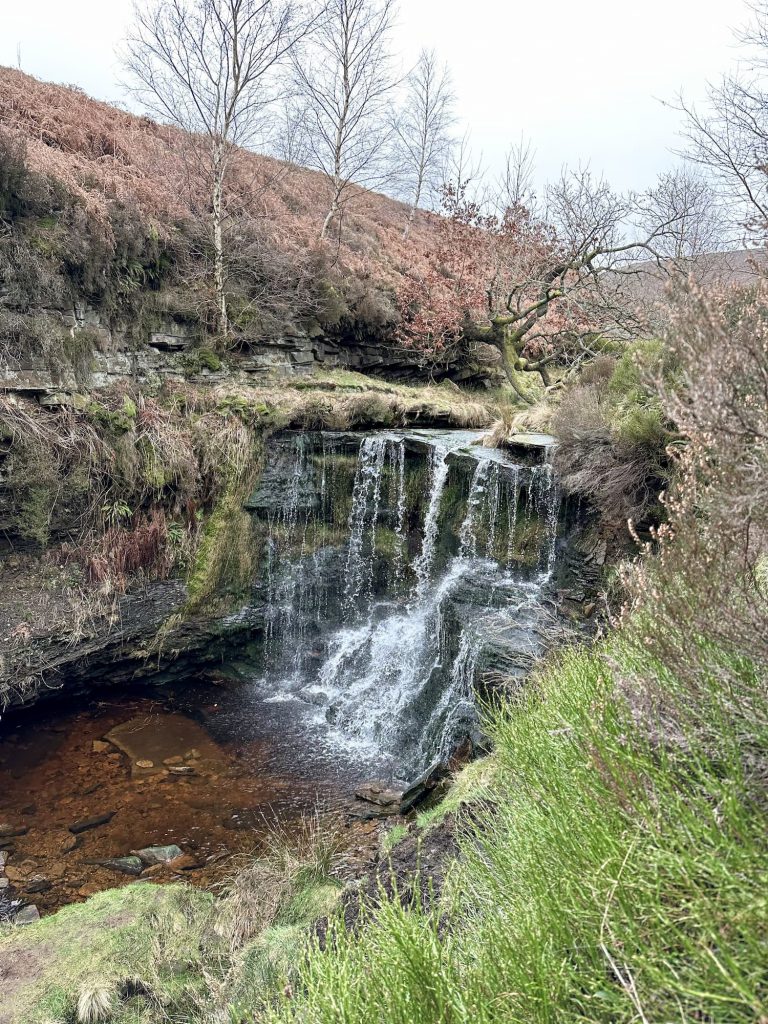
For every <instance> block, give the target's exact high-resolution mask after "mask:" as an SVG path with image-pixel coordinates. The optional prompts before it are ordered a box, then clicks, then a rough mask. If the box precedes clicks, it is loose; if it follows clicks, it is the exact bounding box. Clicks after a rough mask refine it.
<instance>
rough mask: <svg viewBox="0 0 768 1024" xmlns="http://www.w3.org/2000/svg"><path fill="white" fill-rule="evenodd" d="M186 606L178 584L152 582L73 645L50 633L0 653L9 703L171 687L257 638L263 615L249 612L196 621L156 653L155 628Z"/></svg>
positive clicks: (175, 630) (68, 639) (182, 588)
mask: <svg viewBox="0 0 768 1024" xmlns="http://www.w3.org/2000/svg"><path fill="white" fill-rule="evenodd" d="M185 600H186V588H185V585H184V583H183V582H182V581H180V580H163V581H159V582H156V583H151V584H148V585H147V586H145V587H144V588H142V589H141V590H139V591H135V592H131V593H128V594H125V595H123V596H122V597H121V598H120V600H119V603H118V614H117V615H116V616H114V617H113V618H110V619H104V620H101V621H98V622H96V623H95V624H94V625H93V626H92V628H91V629H90V630H89V631H86V632H85V633H84V635H81V636H80V637H79V638H78V639H77V640H75V641H74V642H73V641H72V638H71V637H67V636H58V635H56V634H52V635H51V636H50V637H49V638H47V639H46V640H45V641H43V642H40V641H36V642H35V643H34V644H30V645H29V647H28V649H23V650H22V651H21V654H19V652H14V656H13V659H11V656H10V654H9V653H7V652H4V651H3V650H1V649H0V680H3V678H5V679H9V680H12V687H11V688H10V690H9V703H10V705H11V706H13V705H22V704H24V703H25V702H26V700H27V699H28V697H27V695H28V694H29V699H33V700H35V701H39V700H43V699H46V698H50V697H54V696H56V695H57V694H60V692H61V690H63V689H66V690H67V691H68V692H72V693H78V692H87V691H88V690H90V689H91V688H92V687H93V686H94V685H124V684H126V683H133V682H138V681H141V680H143V679H149V678H151V679H152V680H153V681H155V682H164V681H166V682H170V681H172V680H173V679H177V678H184V677H188V676H189V674H190V672H191V671H192V670H194V671H195V672H198V673H199V672H201V671H204V670H205V667H206V665H208V664H210V665H219V664H220V663H221V661H222V660H223V658H224V656H225V655H226V653H227V652H231V650H232V649H233V645H237V644H238V643H239V642H240V640H241V638H242V636H243V635H244V634H248V635H258V634H259V633H260V631H261V629H262V628H263V610H260V609H258V608H254V607H250V608H247V609H245V610H243V611H242V612H241V613H240V614H238V615H236V616H224V615H221V616H216V617H210V618H205V617H204V616H202V615H200V616H195V617H193V618H189V619H186V620H184V621H181V622H179V623H178V625H176V626H174V627H173V628H171V629H170V630H169V631H168V634H167V636H166V637H165V643H164V645H163V647H162V648H161V649H159V650H155V641H156V637H157V633H158V630H159V629H160V627H161V626H162V625H163V624H164V623H166V622H167V621H168V619H169V618H170V617H171V616H172V615H173V614H174V613H176V612H178V611H179V610H180V609H181V608H182V607H183V605H184V602H185ZM19 664H23V666H24V669H25V670H26V671H27V672H28V673H29V676H30V679H31V680H35V679H38V680H40V679H41V680H42V681H43V683H44V686H43V687H37V686H36V687H34V688H32V689H29V690H27V688H25V686H24V685H23V680H21V679H20V678H19Z"/></svg>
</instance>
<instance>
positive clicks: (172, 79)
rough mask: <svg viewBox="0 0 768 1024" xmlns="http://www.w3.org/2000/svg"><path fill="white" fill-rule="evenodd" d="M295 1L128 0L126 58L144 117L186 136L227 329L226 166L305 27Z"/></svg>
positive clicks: (260, 121) (251, 136) (260, 115)
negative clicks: (205, 208)
mask: <svg viewBox="0 0 768 1024" xmlns="http://www.w3.org/2000/svg"><path fill="white" fill-rule="evenodd" d="M310 24H311V19H310V18H309V17H308V16H307V13H306V11H305V9H304V7H303V4H302V3H301V2H300V0H150V2H149V3H147V4H146V5H144V6H139V5H138V4H136V5H135V6H134V26H133V30H132V32H131V34H130V36H129V38H128V40H127V44H126V48H125V53H124V58H123V59H124V64H125V67H126V69H127V71H128V73H129V75H130V79H131V85H132V91H133V93H134V95H135V96H136V97H137V98H138V99H139V101H140V102H141V103H142V105H143V106H144V108H145V109H146V110H147V112H148V113H150V114H151V115H152V116H155V117H157V118H159V119H160V120H163V121H167V122H170V123H171V124H173V125H176V126H177V127H179V128H181V129H182V130H183V131H185V132H186V133H188V143H189V154H188V155H189V156H191V158H192V159H193V160H194V162H195V165H196V170H197V172H198V173H199V174H201V176H202V177H203V179H204V182H205V188H206V191H207V194H208V202H209V215H210V224H211V234H212V247H213V277H214V287H215V292H216V306H217V320H218V327H219V330H220V332H221V333H222V334H226V333H227V332H228V330H229V320H228V316H227V254H226V251H225V231H224V223H225V219H226V216H227V210H226V206H227V203H226V185H227V176H228V171H229V170H230V166H231V163H232V158H233V154H234V151H235V150H236V149H237V147H248V146H252V145H253V144H254V142H255V141H256V139H257V138H258V137H259V135H260V134H261V133H262V132H263V130H264V129H265V122H266V119H267V117H268V114H269V111H270V109H271V105H272V102H273V99H274V95H273V83H272V81H271V74H272V72H273V71H274V69H275V68H276V67H277V66H278V65H279V64H280V62H281V61H282V60H283V59H284V58H285V57H286V55H287V54H288V53H289V52H290V50H291V48H292V47H293V46H294V45H295V43H296V41H297V39H298V38H300V37H301V36H302V35H303V34H305V33H306V32H307V31H308V28H309V25H310Z"/></svg>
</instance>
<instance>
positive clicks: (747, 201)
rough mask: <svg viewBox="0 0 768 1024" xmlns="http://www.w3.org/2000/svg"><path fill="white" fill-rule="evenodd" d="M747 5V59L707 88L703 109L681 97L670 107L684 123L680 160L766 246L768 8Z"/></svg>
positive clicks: (743, 39) (761, 4)
mask: <svg viewBox="0 0 768 1024" xmlns="http://www.w3.org/2000/svg"><path fill="white" fill-rule="evenodd" d="M749 6H750V7H751V9H752V12H753V15H754V20H753V21H752V22H751V23H750V24H749V25H748V26H747V27H746V28H745V29H743V30H742V31H741V32H739V33H738V36H737V37H738V39H739V41H740V42H741V43H742V44H743V45H744V46H745V47H746V48H747V51H746V53H745V58H746V59H745V60H743V61H742V63H741V65H740V66H739V67H737V69H736V70H735V71H734V72H732V73H729V74H727V75H724V76H723V77H722V79H721V80H720V81H719V82H718V83H716V84H714V85H710V86H709V88H708V91H707V98H706V101H705V102H704V103H703V104H702V105H700V106H696V105H694V104H691V103H688V102H687V101H686V100H685V98H684V97H683V96H682V95H681V96H679V97H678V98H677V100H676V101H675V102H674V103H672V104H670V106H672V107H674V108H675V109H677V110H679V111H680V112H681V113H682V114H683V115H684V118H685V122H684V126H683V130H682V135H683V138H684V139H685V140H686V142H687V147H686V149H685V150H684V152H683V153H682V155H683V156H684V157H685V158H686V159H687V160H689V161H690V162H691V163H693V164H695V165H697V166H699V167H701V168H703V169H704V170H705V171H706V173H707V174H709V175H710V177H711V180H712V183H713V186H714V187H715V188H716V189H717V192H718V195H719V197H720V199H721V201H723V202H724V203H725V204H726V206H727V207H728V208H729V210H730V214H731V219H732V222H733V225H734V226H735V227H739V228H740V229H741V231H742V232H744V231H745V230H746V233H747V238H748V239H755V238H756V239H757V240H759V241H761V242H762V241H764V240H765V237H766V233H767V232H768V91H767V90H766V88H765V85H764V75H765V71H766V69H767V68H768V3H766V2H765V0H759V2H756V3H754V4H750V5H749Z"/></svg>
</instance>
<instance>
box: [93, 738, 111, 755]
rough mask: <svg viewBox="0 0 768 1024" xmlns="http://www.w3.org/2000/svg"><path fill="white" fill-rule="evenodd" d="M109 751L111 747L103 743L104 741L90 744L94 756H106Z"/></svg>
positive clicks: (95, 741)
mask: <svg viewBox="0 0 768 1024" xmlns="http://www.w3.org/2000/svg"><path fill="white" fill-rule="evenodd" d="M111 749H112V745H111V744H110V743H105V742H104V740H94V741H93V743H92V744H91V751H92V752H93V753H94V754H106V753H107V752H108V751H109V750H111Z"/></svg>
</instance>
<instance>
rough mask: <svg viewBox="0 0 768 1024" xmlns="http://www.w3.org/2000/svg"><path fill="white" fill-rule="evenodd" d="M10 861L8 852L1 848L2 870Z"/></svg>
mask: <svg viewBox="0 0 768 1024" xmlns="http://www.w3.org/2000/svg"><path fill="white" fill-rule="evenodd" d="M7 863H8V854H7V853H5V852H4V851H3V850H0V871H4V870H5V865H6V864H7Z"/></svg>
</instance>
